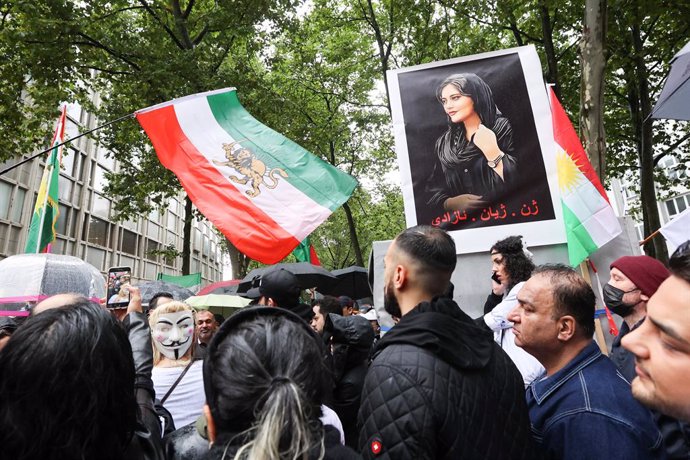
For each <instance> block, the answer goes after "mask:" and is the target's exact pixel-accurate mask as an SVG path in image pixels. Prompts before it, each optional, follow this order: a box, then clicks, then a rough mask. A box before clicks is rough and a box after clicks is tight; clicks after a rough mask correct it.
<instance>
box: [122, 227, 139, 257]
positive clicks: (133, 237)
mask: <svg viewBox="0 0 690 460" xmlns="http://www.w3.org/2000/svg"><path fill="white" fill-rule="evenodd" d="M122 252H126V253H127V254H132V255H136V253H137V234H136V233H134V232H130V231H129V230H122Z"/></svg>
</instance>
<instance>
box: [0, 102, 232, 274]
mask: <svg viewBox="0 0 690 460" xmlns="http://www.w3.org/2000/svg"><path fill="white" fill-rule="evenodd" d="M67 114H68V120H67V122H66V127H65V138H71V137H74V136H76V135H78V133H79V132H80V131H81V132H84V131H85V130H87V129H91V128H93V127H95V119H94V117H93V116H92V115H91V114H89V113H88V112H87V111H85V110H83V109H82V108H81V107H80V106H79V105H76V104H74V105H70V106H68V112H67ZM47 156H48V154H46V155H45V156H44V157H43V158H36V159H34V160H33V161H30V162H27V163H25V164H23V165H21V166H19V167H17V168H15V169H14V170H12V171H11V172H9V173H6V174H4V175H2V176H0V259H3V258H6V257H8V256H11V255H14V254H19V253H23V252H24V248H25V245H26V240H27V236H28V229H29V225H30V222H31V216H32V214H33V207H34V203H35V202H36V196H37V194H38V189H39V186H40V182H41V176H42V174H43V168H44V167H45V160H46V159H47ZM18 162H19V160H18V159H15V160H10V161H8V162H6V163H5V164H3V165H0V169H4V168H5V167H8V166H10V165H12V164H16V163H18ZM117 168H118V164H117V162H116V161H115V160H114V159H113V158H112V157H111V158H108V156H107V155H106V150H105V149H103V147H101V146H99V145H97V144H96V143H95V142H94V141H93V140H92V139H90V138H88V137H86V136H85V137H82V138H79V139H77V140H76V141H75V142H73V143H70V144H68V145H67V146H65V148H64V150H63V159H62V170H61V171H60V179H59V187H58V188H59V209H60V215H59V218H58V221H57V240H56V241H55V242H54V243H53V245H52V249H51V252H53V253H55V254H66V255H71V256H75V257H78V258H80V259H83V260H85V261H87V262H89V263H90V264H92V265H93V266H94V267H96V268H97V269H98V270H100V271H102V272H104V273H105V272H107V271H108V268H109V267H123V266H127V267H131V268H132V277H133V278H135V279H138V280H152V279H156V277H157V275H158V273H164V274H167V275H180V274H182V272H181V268H182V258H181V257H172V258H170V257H168V258H166V257H164V256H163V255H160V254H157V253H156V252H155V251H157V250H162V249H165V248H166V247H168V246H173V247H174V248H176V249H177V250H179V251H181V250H182V240H183V225H184V213H185V212H184V195H183V194H181V195H180V196H178V197H176V198H173V199H172V200H171V201H170V202H169V206H168V208H167V210H164V211H154V212H152V213H151V214H149V215H146V216H139V217H138V218H136V219H133V220H129V221H124V222H116V221H114V220H113V212H114V211H113V202H112V200H110V199H109V198H108V197H106V196H105V195H104V194H103V190H104V188H105V185H106V184H107V180H106V177H105V173H106V172H107V171H117ZM192 235H193V236H192V244H191V246H192V262H191V272H192V273H197V272H201V276H202V285H203V284H207V283H209V282H215V281H219V280H221V279H222V273H223V266H222V253H221V250H220V246H219V244H218V242H219V237H218V235H217V234H216V232H215V231H214V230H213V226H212V225H211V224H210V223H209V222H207V221H195V224H194V228H193V231H192Z"/></svg>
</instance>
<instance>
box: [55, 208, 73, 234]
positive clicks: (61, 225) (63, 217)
mask: <svg viewBox="0 0 690 460" xmlns="http://www.w3.org/2000/svg"><path fill="white" fill-rule="evenodd" d="M58 209H59V210H60V214H59V215H58V220H57V223H56V224H55V230H56V231H57V233H59V234H60V235H67V223H68V221H69V210H70V208H68V207H67V206H65V205H64V204H59V205H58Z"/></svg>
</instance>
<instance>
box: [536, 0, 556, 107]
mask: <svg viewBox="0 0 690 460" xmlns="http://www.w3.org/2000/svg"><path fill="white" fill-rule="evenodd" d="M539 11H540V14H541V29H542V35H543V36H544V53H546V65H547V66H548V68H549V72H548V74H547V75H546V79H547V80H548V83H553V84H554V88H553V90H554V92H555V93H556V96H557V97H558V99H561V87H560V84H559V82H558V58H557V57H556V50H555V47H554V46H553V26H552V24H551V16H549V8H548V6H547V5H546V0H539Z"/></svg>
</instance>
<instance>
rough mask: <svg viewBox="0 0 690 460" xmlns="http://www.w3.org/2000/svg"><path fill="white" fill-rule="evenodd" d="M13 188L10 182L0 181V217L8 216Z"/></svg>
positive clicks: (5, 217)
mask: <svg viewBox="0 0 690 460" xmlns="http://www.w3.org/2000/svg"><path fill="white" fill-rule="evenodd" d="M13 188H14V186H13V185H12V184H8V183H7V182H2V181H0V219H7V218H9V216H10V202H11V201H10V200H11V199H12V189H13Z"/></svg>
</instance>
